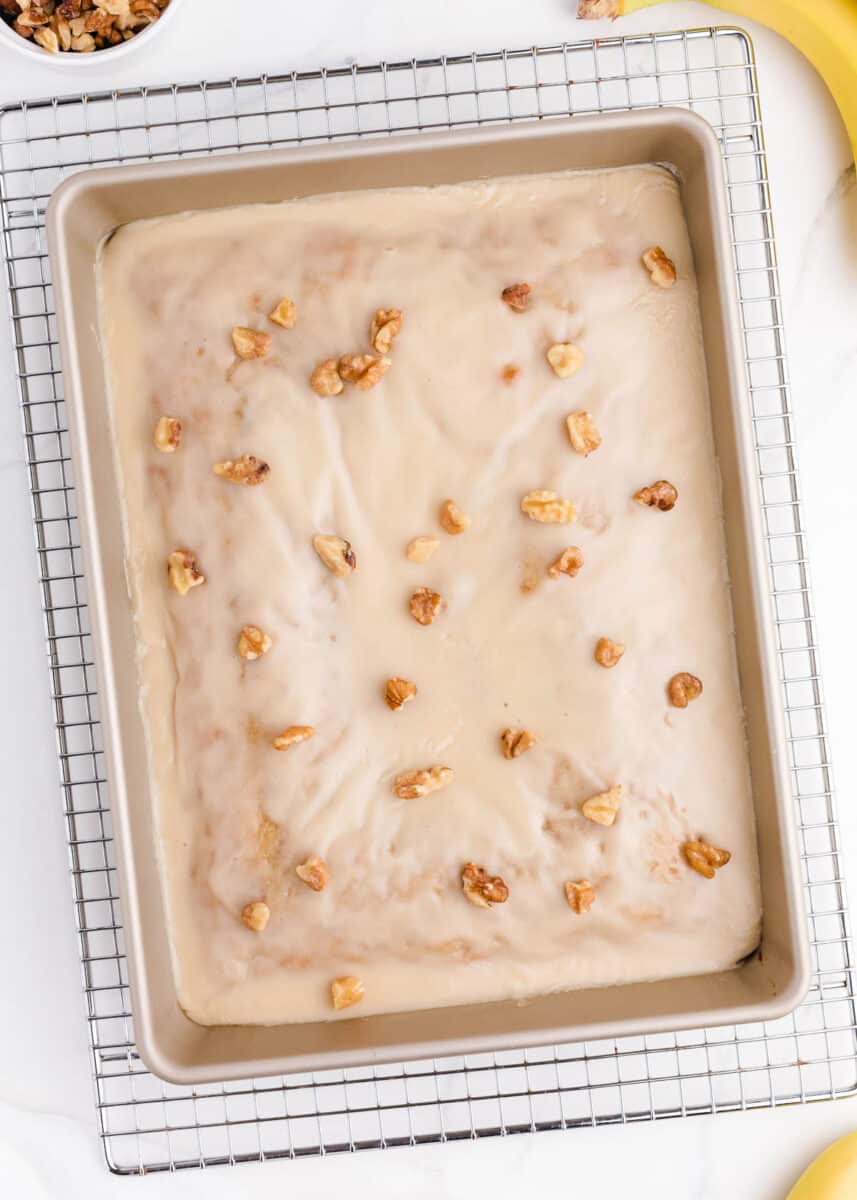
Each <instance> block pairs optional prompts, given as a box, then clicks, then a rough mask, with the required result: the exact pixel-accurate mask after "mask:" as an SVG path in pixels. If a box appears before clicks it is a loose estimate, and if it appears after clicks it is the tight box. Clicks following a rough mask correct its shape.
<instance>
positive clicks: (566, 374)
mask: <svg viewBox="0 0 857 1200" xmlns="http://www.w3.org/2000/svg"><path fill="white" fill-rule="evenodd" d="M546 358H547V360H548V362H549V363H550V365H551V367H552V368H553V373H554V375H558V376H559V378H560V379H571V377H572V375H576V374H577V372H578V371H579V370H580V368H581V367H582V366H583V351H582V350H581V349H580V347H579V346H575V345H574V343H573V342H556V343H555V344H554V345H553V346H549V347H548V350H547V352H546Z"/></svg>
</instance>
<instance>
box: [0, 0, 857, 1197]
mask: <svg viewBox="0 0 857 1200" xmlns="http://www.w3.org/2000/svg"><path fill="white" fill-rule="evenodd" d="M250 9H252V13H253V15H252V17H247V18H245V20H246V24H245V26H244V27H243V28H242V29H241V31H240V34H239V36H237V37H236V36H233V35H228V36H224V35H223V34H222V32H221V27H220V26H219V25H218V20H221V21H222V22H223V23H224V24H225V22H226V21H227V18H228V17H229V16H234V13H236V12H247V11H248V10H250ZM575 10H576V0H526V2H525V3H522V2H521V0H469V3H468V2H464V3H462V0H431V3H417V2H416V0H410V2H409V3H408V2H407V0H406V2H405V3H403V2H402V0H360V3H359V4H356V3H354V0H318V2H317V3H316V4H315V5H297V4H295V3H292V4H285V3H282V2H280V3H277V2H276V0H255V3H254V4H253V5H252V6H251V5H248V4H236V3H229V0H206V2H204V0H181V11H179V12H177V13H176V14H175V20H174V23H173V25H172V29H171V30H170V32H169V34H168V35H167V33H166V32H165V35H164V40H163V41H161V39H160V38H159V39H158V40H157V41H156V42H155V46H154V51H153V55H152V56H151V57H150V56H149V54H148V53H147V52H145V51H143V50H142V49H141V50H140V51H139V52H138V54H136V55H132V56H130V58H129V60H128V61H126V62H124V63H120V64H118V65H117V66H116V67H113V68H109V67H107V66H103V65H102V66H99V65H98V63H97V60H96V61H93V62H92V65H91V66H89V65H87V67H85V68H81V69H79V70H75V71H72V72H69V71H62V70H59V69H57V68H54V67H51V66H42V65H41V64H39V65H37V66H34V65H32V64H31V63H30V62H29V60H27V59H25V58H23V57H21V56H19V55H12V54H10V53H8V52H2V51H0V103H3V102H6V101H11V100H20V99H22V98H27V97H37V96H44V95H49V94H54V93H60V92H64V91H72V90H73V91H79V90H83V89H86V88H93V89H103V88H109V87H121V86H126V85H132V84H140V83H156V82H176V81H180V80H185V79H187V80H197V79H200V78H202V77H205V78H208V79H217V78H221V77H224V76H229V75H242V74H248V75H252V74H258V73H259V72H262V71H277V70H286V69H292V68H295V69H307V68H312V67H318V66H323V65H337V64H341V63H343V62H350V61H357V62H366V63H369V62H374V61H377V60H378V59H381V58H386V59H388V60H395V59H397V58H403V57H404V58H410V57H411V56H414V55H416V56H421V55H428V54H432V53H439V52H450V53H452V52H466V51H470V50H474V49H475V50H490V49H496V48H500V47H516V46H525V45H532V44H538V43H550V42H556V41H561V40H570V41H573V40H574V39H575V38H584V37H590V36H592V35H593V34H597V33H607V32H608V31H609V29H610V27H609V26H607V25H601V26H591V25H590V26H586V27H584V26H581V25H578V24H576V23H575V21H574V19H573V13H574V11H575ZM266 15H268V16H269V17H270V20H271V22H272V28H271V29H268V28H267V27H266V21H265V17H266ZM718 21H719V22H720V23H725V21H724V16H723V14H722V13H718V12H716V11H715V10H713V9H710V8H708V7H706V6H705V5H704V4H689V3H682V4H675V5H673V6H670V7H668V8H664V9H660V8H658V9H653V10H650V11H644V12H642V13H640V14H638V15H636V16H634V17H631V18H629V19H628V20H626V21H625V22H623V24H622V26H621V29H622V30H623V31H628V32H631V31H634V30H652V29H672V28H691V27H693V26H699V25H711V24H717V23H718ZM618 28H620V27H615V28H614V32H616V31H618ZM751 32H752V34H753V37H754V41H755V46H756V55H757V61H758V67H759V79H760V88H761V95H762V104H763V110H764V114H765V130H766V135H767V150H768V166H769V171H770V175H771V186H772V193H773V206H774V217H775V222H776V229H777V242H778V251H779V259H780V269H781V281H782V288H783V297H784V308H785V320H786V326H787V334H788V343H789V356H790V367H791V379H792V386H793V399H794V406H795V409H796V413H797V418H798V428H799V442H800V450H801V455H800V458H801V468H802V484H803V488H802V490H803V496H804V501H805V516H806V524H807V528H808V530H809V540H810V546H811V554H812V563H813V575H814V582H815V600H816V612H817V616H818V630H819V636H820V641H821V647H822V652H823V654H824V676H825V683H826V694H827V704H828V723H829V728H830V732H831V746H832V756H833V761H834V763H835V764H836V769H837V782H838V793H839V801H840V810H841V817H842V826H843V840H844V846H845V861H846V869H847V874H848V876H849V878H851V879H853V880H857V811H855V809H854V806H853V804H852V803H851V797H852V796H853V794H854V793H855V785H857V741H855V738H854V736H853V733H852V730H851V719H852V717H851V714H852V709H853V704H854V701H853V695H852V693H853V689H854V683H853V680H854V678H855V677H857V675H856V674H855V667H856V666H857V661H855V660H857V655H855V649H854V641H853V634H852V625H853V617H852V613H853V599H852V592H853V588H854V586H855V582H857V572H855V567H854V555H853V551H852V549H851V547H852V543H853V535H854V531H855V529H857V487H855V485H854V469H853V464H852V462H851V457H852V454H853V446H854V444H855V439H857V406H855V403H854V398H853V383H852V380H853V376H854V371H855V367H857V330H855V326H854V319H853V314H854V308H855V300H857V188H855V175H854V166H853V163H852V162H851V151H850V147H849V145H848V141H847V138H846V136H845V132H844V129H843V127H842V125H841V123H840V121H839V118H838V116H837V113H836V110H835V108H834V106H833V103H832V101H831V99H830V97H829V96H828V95H827V93H826V91H825V90H824V88H823V86H822V84H821V82H820V80H819V79H818V77H817V76H816V75H815V74H814V72H813V70H812V68H811V67H810V66H809V65H808V64H807V62H806V61H805V60H804V59H803V58H801V56H800V55H799V54H798V53H797V52H796V51H794V50H793V49H791V48H790V47H789V46H788V45H787V44H786V43H784V42H782V41H780V40H779V39H778V38H776V37H774V36H773V35H772V34H769V33H768V32H767V31H765V30H762V29H760V28H758V27H755V28H752V30H751ZM108 72H109V73H108ZM4 307H5V304H4ZM7 329H8V326H7V327H6V329H4V330H3V332H2V334H0V383H2V386H3V399H4V401H5V402H4V403H3V404H2V405H0V511H2V512H3V513H4V522H3V525H4V537H3V557H4V567H5V571H4V575H5V579H6V584H5V587H4V588H3V590H2V593H0V627H2V628H3V629H4V630H5V631H6V638H5V640H6V644H7V650H6V653H7V655H8V656H9V657H8V661H7V668H6V670H5V671H4V673H3V674H2V677H0V763H2V764H3V773H4V777H5V779H4V783H5V787H4V793H5V795H4V817H5V819H4V821H3V825H2V829H3V834H2V849H0V854H2V860H0V861H2V871H0V905H2V911H3V912H4V914H5V919H4V921H3V923H2V927H3V933H2V945H3V961H4V963H5V964H6V982H5V983H4V985H3V987H2V988H0V1194H1V1195H4V1196H6V1195H8V1196H9V1197H15V1200H30V1198H31V1197H50V1198H53V1197H59V1196H62V1197H64V1198H65V1197H67V1198H69V1200H72V1198H74V1197H87V1198H93V1200H95V1198H97V1197H105V1196H115V1195H119V1194H120V1193H122V1192H124V1191H125V1190H126V1189H134V1188H137V1189H138V1190H139V1189H144V1190H145V1193H146V1197H147V1198H149V1197H151V1198H152V1200H155V1198H156V1197H162V1196H176V1195H181V1196H182V1197H196V1196H200V1197H201V1196H203V1195H204V1196H206V1197H207V1198H208V1200H216V1198H217V1197H219V1196H234V1195H241V1196H242V1197H245V1196H246V1197H248V1200H256V1198H259V1200H261V1198H262V1197H268V1196H272V1197H273V1196H275V1195H276V1196H278V1197H279V1196H281V1195H282V1194H283V1192H284V1191H286V1192H290V1193H291V1194H294V1195H312V1196H313V1197H315V1198H316V1200H325V1198H326V1197H331V1198H332V1197H337V1198H338V1200H339V1198H341V1197H343V1196H346V1195H347V1196H348V1197H349V1200H362V1198H363V1197H366V1198H367V1200H368V1198H369V1197H372V1198H373V1200H376V1198H379V1197H386V1196H391V1197H393V1196H395V1197H398V1196H401V1195H404V1194H407V1195H408V1196H410V1197H412V1198H413V1200H422V1198H423V1197H425V1198H426V1200H428V1198H429V1197H430V1198H431V1200H437V1198H438V1197H451V1198H458V1197H462V1198H463V1197H468V1198H469V1197H471V1196H473V1195H475V1194H476V1193H478V1194H480V1195H489V1196H497V1197H505V1196H514V1195H517V1194H519V1193H521V1192H524V1191H526V1192H528V1193H531V1194H534V1195H552V1194H555V1193H556V1192H557V1191H558V1190H559V1189H562V1191H563V1192H572V1191H573V1192H574V1193H575V1194H577V1195H584V1196H585V1195H593V1196H594V1195H596V1194H597V1195H598V1196H602V1197H612V1196H617V1197H618V1196H626V1195H633V1196H635V1197H637V1198H639V1200H649V1198H651V1200H655V1198H656V1197H657V1200H723V1197H726V1196H729V1197H730V1198H732V1200H751V1198H752V1200H781V1198H782V1197H784V1196H785V1194H786V1192H787V1191H788V1188H789V1186H790V1184H791V1183H792V1182H793V1180H794V1178H795V1177H796V1176H797V1174H799V1172H800V1170H801V1169H802V1168H803V1167H804V1165H805V1164H806V1163H807V1162H808V1161H809V1160H810V1159H811V1158H813V1157H814V1156H815V1155H816V1154H817V1153H818V1152H819V1151H820V1150H821V1149H822V1148H823V1147H824V1146H825V1145H826V1144H827V1143H828V1142H830V1141H832V1140H833V1139H834V1138H835V1137H838V1136H840V1135H841V1134H843V1133H846V1132H848V1131H850V1130H851V1129H852V1128H857V1098H854V1099H851V1100H844V1101H839V1102H837V1103H831V1104H818V1105H814V1106H809V1107H807V1108H797V1109H787V1110H782V1111H779V1112H775V1113H769V1112H768V1113H761V1112H760V1113H747V1114H736V1115H728V1116H726V1115H718V1116H716V1117H706V1118H699V1119H695V1120H683V1121H678V1120H670V1121H662V1122H658V1123H656V1124H654V1125H648V1124H645V1125H637V1126H633V1127H626V1128H601V1129H595V1130H575V1131H570V1132H568V1133H564V1134H538V1135H534V1136H529V1135H527V1136H517V1137H514V1138H506V1139H489V1140H486V1141H483V1142H478V1143H458V1144H450V1145H446V1146H427V1147H421V1148H418V1149H406V1150H397V1151H390V1152H387V1153H383V1154H382V1153H362V1154H357V1155H349V1156H344V1157H336V1158H331V1159H329V1160H317V1159H311V1160H305V1161H301V1162H294V1163H280V1164H275V1163H269V1164H266V1165H264V1166H263V1167H247V1166H242V1167H239V1168H237V1169H235V1170H227V1169H221V1170H216V1171H206V1172H204V1173H203V1172H196V1171H190V1172H186V1173H183V1174H182V1175H180V1176H179V1177H177V1178H169V1177H164V1176H158V1177H154V1176H153V1177H151V1178H149V1179H147V1180H146V1182H145V1183H143V1182H138V1183H136V1184H135V1183H132V1182H130V1181H127V1182H126V1181H122V1180H117V1179H115V1178H112V1177H111V1176H110V1175H109V1174H108V1173H107V1170H106V1167H105V1165H104V1161H103V1158H102V1156H101V1150H100V1146H99V1144H98V1140H97V1137H96V1117H95V1111H94V1107H93V1093H92V1085H91V1080H90V1063H89V1056H88V1046H87V1041H86V1027H85V1022H84V1018H83V1004H82V999H81V980H80V967H79V963H78V959H77V949H76V943H75V938H74V934H73V929H72V905H71V896H70V890H69V882H68V877H67V858H66V848H65V840H64V834H63V828H62V821H61V815H60V801H59V792H58V785H57V768H56V760H55V748H54V738H53V732H52V724H51V712H50V706H49V700H48V674H47V670H46V662H45V652H44V644H43V634H42V627H41V614H40V609H39V599H38V593H37V586H36V577H37V566H36V560H35V554H34V550H33V537H32V525H31V520H30V514H29V499H28V496H27V478H26V471H25V469H24V465H23V440H22V438H21V435H20V424H19V419H18V412H17V404H16V401H15V397H14V394H13V392H12V388H11V362H10V351H9V344H8V343H9V339H8V336H7V331H6V330H7ZM849 384H851V385H852V386H851V388H849ZM135 1194H136V1193H135ZM141 1194H142V1192H141Z"/></svg>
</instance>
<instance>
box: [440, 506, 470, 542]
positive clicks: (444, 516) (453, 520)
mask: <svg viewBox="0 0 857 1200" xmlns="http://www.w3.org/2000/svg"><path fill="white" fill-rule="evenodd" d="M438 519H439V520H440V524H441V527H442V528H443V529H445V530H446V532H447V533H452V534H456V533H464V531H465V529H468V528H469V526H470V517H468V516H467V514H466V513H464V512H462V511H461V509H460V508H459V507H458V505H457V504H456V503H455V501H454V500H444V502H443V504H441V506H440V516H439V518H438Z"/></svg>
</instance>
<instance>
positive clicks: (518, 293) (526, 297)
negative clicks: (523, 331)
mask: <svg viewBox="0 0 857 1200" xmlns="http://www.w3.org/2000/svg"><path fill="white" fill-rule="evenodd" d="M532 290H533V289H532V288H531V287H530V285H529V284H528V283H511V284H510V285H509V286H508V287H504V288H503V290H502V292H501V293H500V299H501V300H502V301H503V303H504V304H508V306H509V308H511V310H512V312H516V313H522V312H526V311H527V306H528V305H529V303H530V293H531V292H532Z"/></svg>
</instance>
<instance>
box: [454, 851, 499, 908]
mask: <svg viewBox="0 0 857 1200" xmlns="http://www.w3.org/2000/svg"><path fill="white" fill-rule="evenodd" d="M461 887H462V889H463V891H464V894H465V896H466V897H467V899H468V900H469V901H470V903H471V904H475V905H476V907H477V908H490V907H491V906H492V904H505V902H506V901H507V900H508V899H509V889H508V887H507V886H506V884H505V882H504V881H503V880H502V879H501V878H500V876H499V875H489V874H488V872H487V871H486V870H485V868H484V867H479V866H477V865H476V863H472V862H468V863H465V864H464V866H463V868H462V871H461Z"/></svg>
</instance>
